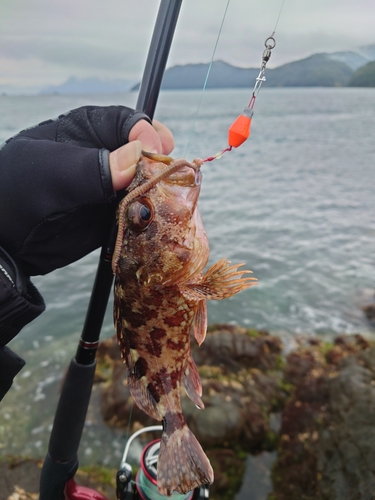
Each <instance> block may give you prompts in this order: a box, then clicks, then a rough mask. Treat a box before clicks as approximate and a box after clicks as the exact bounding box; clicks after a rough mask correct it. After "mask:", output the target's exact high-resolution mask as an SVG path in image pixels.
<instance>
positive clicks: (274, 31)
mask: <svg viewBox="0 0 375 500" xmlns="http://www.w3.org/2000/svg"><path fill="white" fill-rule="evenodd" d="M284 3H285V0H283V2H282V4H281V7H280V11H279V15H278V16H277V21H276V24H275V27H274V29H273V33H272V35H271V36H273V35H274V34H275V33H276V28H277V26H278V24H279V21H280V16H281V13H282V11H283V8H284Z"/></svg>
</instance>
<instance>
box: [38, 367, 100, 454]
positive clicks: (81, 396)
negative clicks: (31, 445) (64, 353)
mask: <svg viewBox="0 0 375 500" xmlns="http://www.w3.org/2000/svg"><path fill="white" fill-rule="evenodd" d="M95 367H96V361H94V362H93V363H91V364H90V365H81V364H79V363H77V361H76V359H75V358H73V359H72V361H71V362H70V365H69V368H68V372H67V374H66V378H65V381H64V385H63V388H62V391H61V395H60V400H59V404H58V406H57V410H56V414H55V420H54V423H53V428H52V432H51V437H50V442H49V448H48V452H49V455H50V456H51V458H52V460H54V461H56V462H68V461H69V460H71V459H72V458H73V457H74V456H76V454H77V451H78V448H79V443H80V440H81V436H82V431H83V427H84V424H85V419H86V413H87V408H88V405H89V402H90V396H91V389H92V385H93V381H94V375H95Z"/></svg>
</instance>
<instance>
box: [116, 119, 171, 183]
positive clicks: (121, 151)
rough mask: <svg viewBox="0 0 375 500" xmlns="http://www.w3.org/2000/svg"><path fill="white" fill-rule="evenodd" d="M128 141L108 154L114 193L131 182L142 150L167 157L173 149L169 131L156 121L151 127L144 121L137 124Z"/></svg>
mask: <svg viewBox="0 0 375 500" xmlns="http://www.w3.org/2000/svg"><path fill="white" fill-rule="evenodd" d="M129 141H130V142H129V143H128V144H125V145H124V146H121V147H120V148H118V149H116V150H115V151H112V152H111V153H110V154H109V168H110V171H111V176H112V185H113V189H114V190H115V191H119V190H120V189H123V188H125V187H127V186H129V184H130V183H131V181H132V180H133V177H134V175H135V169H136V164H137V163H138V160H139V158H140V157H141V152H142V150H144V151H149V152H151V153H160V154H167V155H168V154H169V153H170V152H171V151H172V150H173V147H174V140H173V135H172V133H171V131H170V130H169V129H168V128H167V127H166V126H165V125H163V124H162V123H160V122H158V121H157V120H154V121H153V122H152V125H150V124H149V123H148V122H146V121H145V120H140V121H139V122H137V123H136V124H135V125H134V127H133V128H132V129H131V131H130V132H129Z"/></svg>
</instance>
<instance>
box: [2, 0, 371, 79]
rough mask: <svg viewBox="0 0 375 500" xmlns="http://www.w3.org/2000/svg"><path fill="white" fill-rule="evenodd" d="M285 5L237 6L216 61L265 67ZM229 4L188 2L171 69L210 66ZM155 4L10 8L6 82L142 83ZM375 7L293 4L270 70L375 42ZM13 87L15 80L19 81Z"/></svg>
mask: <svg viewBox="0 0 375 500" xmlns="http://www.w3.org/2000/svg"><path fill="white" fill-rule="evenodd" d="M281 3H282V0H262V1H261V2H259V1H255V0H231V2H230V5H229V8H228V12H227V18H226V21H225V23H224V26H223V30H222V34H221V39H220V42H219V45H218V48H217V53H216V56H215V59H223V60H226V61H227V62H230V63H232V64H236V65H240V66H245V67H250V66H253V67H254V66H258V65H259V64H260V58H261V54H262V51H263V48H264V47H263V43H264V39H265V38H266V37H267V36H268V35H269V34H270V33H271V32H272V30H273V28H274V26H275V23H276V19H277V16H278V14H279V9H280V6H281ZM226 4H227V0H184V2H183V4H182V8H181V14H180V18H179V22H178V25H177V29H176V34H175V38H174V42H173V46H172V50H171V55H170V59H169V65H173V64H178V63H182V64H185V63H188V62H207V61H209V60H210V58H211V55H212V51H213V47H214V45H215V42H216V38H217V34H218V31H219V27H220V24H221V20H222V16H223V13H224V9H225V7H226ZM157 8H158V2H156V1H155V0H127V1H126V2H124V1H123V0H106V2H103V0H48V2H46V1H45V0H33V2H30V1H29V0H17V2H5V3H3V4H2V17H1V19H0V58H1V62H2V73H1V74H0V84H1V82H2V80H5V79H6V80H7V82H11V81H13V82H14V83H15V84H17V82H18V81H19V80H20V79H22V80H24V75H25V74H28V75H29V77H30V80H32V81H34V82H35V81H37V80H38V77H39V78H40V80H41V82H43V83H44V84H48V83H50V82H51V83H56V82H57V81H58V80H59V81H63V80H64V79H66V78H68V77H69V76H72V75H76V76H78V77H84V76H99V77H103V74H105V75H107V76H108V77H109V78H127V79H135V78H139V76H140V75H141V73H142V70H143V66H144V62H145V59H146V54H147V49H148V44H149V41H150V38H151V34H152V29H153V25H154V21H155V18H156V13H157ZM374 18H375V2H373V0H330V1H329V2H327V1H326V0H314V1H311V0H285V5H284V10H283V12H282V15H281V18H280V22H279V25H278V30H277V33H276V37H277V48H276V49H275V51H274V53H273V56H272V59H271V61H270V66H275V65H280V64H283V63H285V62H289V61H291V60H295V59H298V58H302V57H306V56H308V55H310V54H312V53H316V52H326V51H327V52H329V51H337V50H346V49H351V48H355V47H356V46H359V45H365V44H370V43H374V42H375V35H373V19H374ZM12 79H13V80H12Z"/></svg>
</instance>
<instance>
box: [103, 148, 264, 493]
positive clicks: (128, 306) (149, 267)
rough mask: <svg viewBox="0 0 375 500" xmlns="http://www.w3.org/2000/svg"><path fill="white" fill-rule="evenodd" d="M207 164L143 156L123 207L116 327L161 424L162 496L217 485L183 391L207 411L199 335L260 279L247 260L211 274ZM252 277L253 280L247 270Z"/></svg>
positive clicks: (139, 390)
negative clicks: (203, 210) (203, 208)
mask: <svg viewBox="0 0 375 500" xmlns="http://www.w3.org/2000/svg"><path fill="white" fill-rule="evenodd" d="M202 163H203V162H202V160H199V159H197V160H194V161H193V162H188V161H187V160H185V159H183V158H181V159H177V160H174V159H173V158H171V157H170V156H165V155H157V154H152V153H147V152H143V153H142V157H141V159H140V161H139V162H138V164H137V167H136V174H135V177H134V179H133V181H132V183H131V184H130V186H129V187H128V194H127V195H126V196H125V197H124V198H123V200H122V202H121V203H120V205H119V208H118V213H117V222H118V235H117V240H116V247H115V251H114V255H113V261H112V268H113V272H114V275H115V285H114V323H115V329H116V333H117V340H118V343H119V346H120V351H121V356H122V357H123V359H124V362H125V363H126V365H127V368H128V387H129V389H130V392H131V394H132V396H133V398H134V401H135V403H136V404H137V405H138V407H139V408H141V409H142V410H143V411H144V412H145V413H146V414H147V415H149V416H150V417H152V418H154V419H156V420H161V421H162V423H163V431H162V435H161V443H160V452H159V457H158V465H157V484H158V490H159V492H160V494H162V495H166V496H170V495H171V494H172V492H173V491H174V490H176V491H178V492H179V493H182V494H184V493H187V492H189V491H191V490H193V489H195V488H197V487H199V486H201V485H204V484H211V483H212V482H213V479H214V473H213V470H212V467H211V464H210V461H209V459H208V458H207V456H206V454H205V453H204V451H203V449H202V447H201V445H200V444H199V442H198V440H197V439H196V437H195V436H194V434H193V433H192V431H191V430H190V429H189V428H188V426H187V424H186V422H185V419H184V416H183V414H182V409H181V402H180V388H181V387H183V388H184V389H185V391H186V393H187V395H188V396H189V397H190V399H191V400H192V401H193V402H194V404H195V405H196V407H197V408H199V409H204V403H203V401H202V385H201V381H200V377H199V373H198V369H197V366H196V364H195V362H194V360H193V358H192V355H191V352H190V336H191V332H194V337H195V339H196V341H197V342H198V344H199V345H200V344H202V342H203V341H204V338H205V336H206V330H207V306H206V301H207V300H221V299H224V298H227V297H231V296H232V295H234V294H236V293H238V292H239V291H241V290H243V289H245V288H248V287H250V286H252V285H255V284H256V283H257V279H256V278H254V277H249V276H248V273H251V272H252V271H249V270H239V269H238V268H239V267H241V266H243V265H244V264H243V263H241V264H236V265H230V261H228V260H227V259H222V260H220V261H219V262H217V263H216V264H214V265H213V266H211V267H210V268H209V269H208V270H207V272H206V273H203V270H204V268H205V266H206V264H207V262H208V258H209V244H208V239H207V236H206V233H205V231H204V227H203V223H202V219H201V216H200V214H199V210H198V198H199V194H200V189H201V182H202V172H201V168H200V167H201V165H202ZM244 275H245V276H244Z"/></svg>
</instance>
